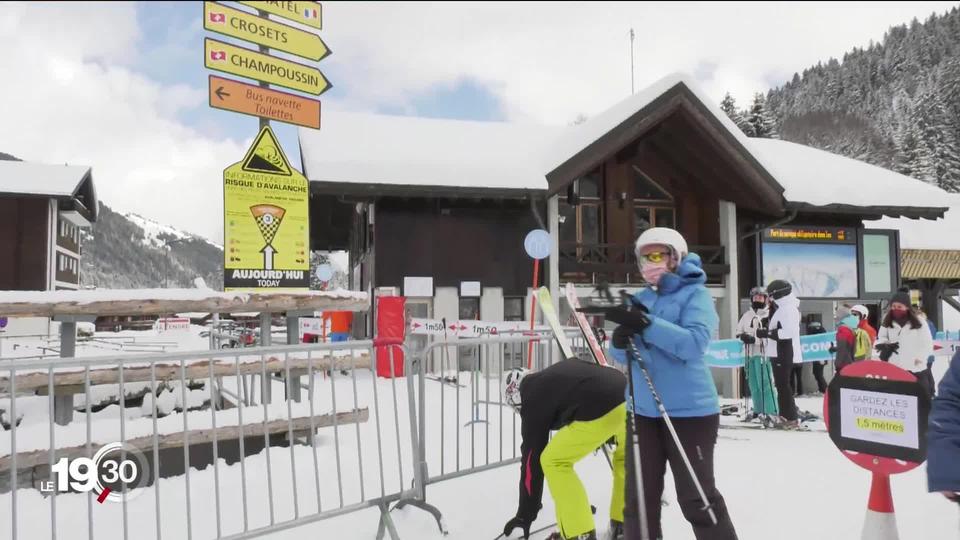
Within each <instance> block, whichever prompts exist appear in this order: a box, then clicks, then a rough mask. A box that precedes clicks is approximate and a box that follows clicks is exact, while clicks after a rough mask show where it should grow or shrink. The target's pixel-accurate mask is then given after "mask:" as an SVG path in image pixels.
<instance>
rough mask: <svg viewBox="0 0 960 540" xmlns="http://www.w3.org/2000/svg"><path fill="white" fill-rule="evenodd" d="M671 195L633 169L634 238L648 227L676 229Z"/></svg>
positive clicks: (642, 173) (638, 170)
mask: <svg viewBox="0 0 960 540" xmlns="http://www.w3.org/2000/svg"><path fill="white" fill-rule="evenodd" d="M676 223H677V219H676V210H675V209H674V201H673V195H671V194H670V192H668V191H667V190H666V189H664V188H663V187H661V186H660V185H659V184H657V183H656V182H655V181H654V180H653V179H652V178H650V177H649V176H647V175H646V174H644V172H643V171H641V170H640V169H639V168H638V167H636V166H634V167H633V232H634V234H635V235H636V236H639V235H640V233H642V232H643V231H645V230H647V229H649V228H650V227H670V228H674V227H676Z"/></svg>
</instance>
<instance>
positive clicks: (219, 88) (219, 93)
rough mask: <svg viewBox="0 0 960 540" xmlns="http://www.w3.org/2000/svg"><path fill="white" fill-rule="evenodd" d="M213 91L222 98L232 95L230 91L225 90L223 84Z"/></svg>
mask: <svg viewBox="0 0 960 540" xmlns="http://www.w3.org/2000/svg"><path fill="white" fill-rule="evenodd" d="M213 93H214V94H216V95H217V97H218V98H220V99H221V100H222V99H223V98H224V97H230V94H228V93H226V92H224V91H223V87H222V86H221V87H218V88H217V89H216V90H215V91H214V92H213Z"/></svg>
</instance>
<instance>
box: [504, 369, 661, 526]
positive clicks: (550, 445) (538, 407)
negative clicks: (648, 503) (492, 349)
mask: <svg viewBox="0 0 960 540" xmlns="http://www.w3.org/2000/svg"><path fill="white" fill-rule="evenodd" d="M625 387H626V378H625V377H624V376H623V374H622V373H620V372H619V371H617V370H615V369H611V368H607V367H603V366H600V365H598V364H593V363H588V362H584V361H581V360H577V359H568V360H562V361H560V362H557V363H556V364H554V365H552V366H550V367H548V368H546V369H544V370H543V371H540V372H529V371H527V370H525V369H522V368H517V369H513V370H511V371H509V372H508V373H507V376H506V378H505V379H504V388H503V396H504V400H505V401H506V402H507V403H508V404H510V405H511V406H512V407H514V408H515V409H516V410H517V411H518V412H519V413H520V419H521V428H520V429H521V434H522V436H523V442H522V443H521V446H520V450H521V461H520V465H521V468H520V502H519V505H518V507H517V514H516V516H514V517H513V518H511V519H510V521H508V522H507V524H506V525H505V526H504V528H503V535H504V536H509V535H510V534H511V533H512V532H513V530H514V529H522V530H523V534H524V538H527V537H528V536H529V535H530V525H531V524H532V523H533V522H534V520H536V519H537V514H538V513H539V512H540V508H541V504H540V499H541V496H542V494H543V480H544V478H546V481H547V484H548V485H549V486H550V493H551V494H552V495H553V501H554V505H555V507H556V513H557V526H558V527H559V531H558V532H555V533H553V535H551V536H550V539H558V540H566V539H578V540H595V539H596V538H597V536H596V528H595V526H594V523H593V513H592V512H591V510H590V503H589V501H588V500H587V493H586V491H585V490H584V488H583V484H582V483H581V482H580V479H579V478H578V477H577V473H576V472H575V471H574V470H573V466H574V464H575V463H577V462H578V461H580V460H581V459H583V458H584V457H586V456H588V455H589V454H590V453H591V452H593V451H595V450H596V449H597V448H600V447H601V446H602V445H603V444H604V443H605V442H606V441H607V440H609V439H610V438H611V437H614V438H615V439H616V442H617V449H616V451H615V452H614V454H613V491H612V494H611V497H610V499H611V500H610V520H611V525H612V526H615V525H617V524H620V523H623V494H624V480H623V471H624V465H623V461H624V448H623V447H624V445H623V441H624V440H625V433H624V430H625V426H626V414H627V410H626V406H625V405H624V402H623V396H624V388H625ZM551 430H557V432H556V433H555V434H554V435H553V438H552V439H551V438H550V431H551ZM657 500H658V501H659V499H657Z"/></svg>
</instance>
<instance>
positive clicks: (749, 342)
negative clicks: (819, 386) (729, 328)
mask: <svg viewBox="0 0 960 540" xmlns="http://www.w3.org/2000/svg"><path fill="white" fill-rule="evenodd" d="M768 301H769V299H768V297H767V290H766V289H764V288H763V287H754V288H753V289H750V309H748V310H747V311H746V313H744V314H743V317H741V318H740V322H739V324H737V337H738V338H740V341H742V342H743V348H744V353H745V354H744V356H745V360H746V361H745V363H744V365H745V366H746V369H747V386H748V387H749V388H750V399H751V401H753V414H754V415H755V416H759V417H760V418H761V420H762V421H763V423H764V425H767V424H768V423H770V420H769V418H771V417H773V418H776V416H777V414H778V412H777V392H776V390H774V388H773V373H772V371H771V370H770V362H769V360H768V359H767V350H766V343H767V342H766V340H764V339H757V330H759V329H761V328H766V326H767V317H768V315H769V311H768V309H767V307H768ZM749 418H750V417H748V419H749Z"/></svg>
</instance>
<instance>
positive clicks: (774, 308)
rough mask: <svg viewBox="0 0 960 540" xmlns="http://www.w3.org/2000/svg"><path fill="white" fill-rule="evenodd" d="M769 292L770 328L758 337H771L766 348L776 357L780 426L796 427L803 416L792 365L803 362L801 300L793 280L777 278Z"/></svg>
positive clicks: (768, 287) (775, 375) (775, 378)
mask: <svg viewBox="0 0 960 540" xmlns="http://www.w3.org/2000/svg"><path fill="white" fill-rule="evenodd" d="M767 294H769V295H770V322H769V324H768V325H767V328H760V329H759V330H757V337H758V338H769V341H768V345H767V347H766V349H767V351H770V353H769V354H770V356H771V357H773V380H774V383H775V384H776V386H777V401H778V406H779V409H780V417H781V418H782V419H783V421H781V422H780V423H779V424H778V425H777V427H779V428H782V429H797V428H798V427H799V424H800V421H799V419H800V415H799V413H798V411H797V404H796V402H795V401H794V399H793V389H792V388H790V373H791V372H792V371H793V365H794V364H799V363H801V362H803V356H802V355H801V352H800V299H799V298H797V296H796V295H795V294H794V293H793V287H792V286H791V285H790V283H788V282H786V281H784V280H782V279H775V280H773V281H771V282H770V284H769V285H767Z"/></svg>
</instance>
